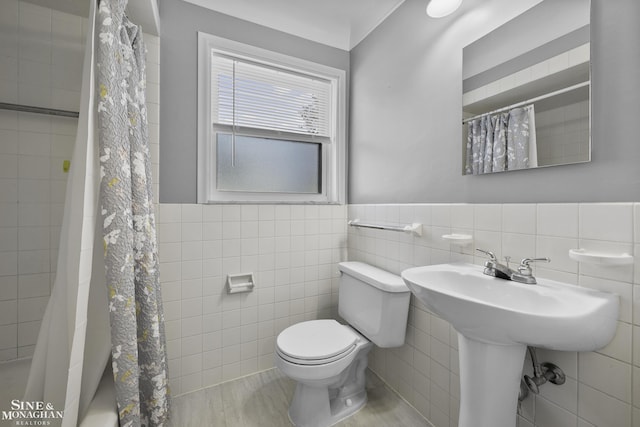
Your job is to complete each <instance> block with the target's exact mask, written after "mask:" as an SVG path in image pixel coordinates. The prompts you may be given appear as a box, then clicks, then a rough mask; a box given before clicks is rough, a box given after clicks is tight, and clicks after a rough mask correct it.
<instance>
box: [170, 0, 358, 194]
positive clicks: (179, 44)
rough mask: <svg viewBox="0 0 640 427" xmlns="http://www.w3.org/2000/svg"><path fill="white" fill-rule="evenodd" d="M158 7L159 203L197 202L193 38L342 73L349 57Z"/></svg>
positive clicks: (215, 17) (184, 6)
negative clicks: (209, 37)
mask: <svg viewBox="0 0 640 427" xmlns="http://www.w3.org/2000/svg"><path fill="white" fill-rule="evenodd" d="M159 3H160V19H161V29H162V31H161V36H160V78H161V81H162V84H161V85H160V97H161V99H162V104H161V107H160V195H159V200H160V202H161V203H195V202H196V181H197V179H196V173H197V171H196V153H197V123H196V120H197V114H196V106H197V105H196V103H197V95H196V93H197V92H196V91H197V87H196V86H197V71H198V70H197V65H198V61H197V47H198V45H197V40H198V39H197V32H198V31H204V32H207V33H210V34H214V35H216V36H219V37H225V38H228V39H231V40H235V41H238V42H241V43H246V44H251V45H254V46H258V47H261V48H264V49H270V50H273V51H276V52H279V53H283V54H287V55H291V56H295V57H298V58H302V59H306V60H309V61H314V62H317V63H320V64H324V65H328V66H331V67H335V68H339V69H343V70H346V71H347V76H348V73H349V52H346V51H343V50H340V49H336V48H332V47H328V46H325V45H322V44H319V43H315V42H311V41H308V40H305V39H301V38H299V37H294V36H291V35H288V34H285V33H282V32H279V31H274V30H271V29H269V28H266V27H262V26H260V25H256V24H253V23H250V22H247V21H242V20H239V19H236V18H233V17H230V16H228V15H223V14H220V13H216V12H212V11H210V10H207V9H203V8H201V7H198V6H195V5H192V4H190V3H186V2H184V1H181V0H162V1H160V2H159Z"/></svg>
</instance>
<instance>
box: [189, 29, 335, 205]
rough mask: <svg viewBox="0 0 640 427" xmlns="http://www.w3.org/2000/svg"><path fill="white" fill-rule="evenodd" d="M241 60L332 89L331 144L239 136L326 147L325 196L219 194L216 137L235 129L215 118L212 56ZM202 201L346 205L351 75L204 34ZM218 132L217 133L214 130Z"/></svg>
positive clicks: (287, 136)
mask: <svg viewBox="0 0 640 427" xmlns="http://www.w3.org/2000/svg"><path fill="white" fill-rule="evenodd" d="M214 52H215V53H216V54H220V55H224V56H229V57H235V58H237V59H239V60H245V61H250V62H253V63H257V64H264V65H265V66H271V67H277V68H283V69H285V70H290V71H293V72H296V73H302V74H305V75H309V76H315V77H318V78H322V79H324V80H327V81H329V82H330V83H331V86H332V98H333V99H332V105H331V108H332V120H331V121H332V125H331V126H332V129H331V137H330V141H327V138H326V137H314V136H312V135H301V134H296V133H289V132H278V131H270V130H260V131H257V132H256V130H255V129H246V128H245V129H243V128H241V127H236V135H246V136H254V137H256V136H257V137H263V138H271V139H283V140H292V139H293V140H294V141H295V140H297V141H300V142H312V143H318V144H320V146H321V156H320V160H321V163H322V164H321V168H322V170H321V174H320V176H321V184H320V185H321V192H320V193H317V194H316V193H313V194H310V193H283V192H250V191H217V189H216V157H215V155H216V145H215V144H216V134H217V132H222V133H226V132H228V130H229V129H230V128H231V126H226V125H214V124H213V120H212V117H211V110H212V108H211V102H212V99H211V56H212V54H213V53H214ZM197 91H198V158H197V168H198V169H197V176H198V182H197V186H198V187H197V193H198V203H205V204H206V203H290V204H301V203H310V204H344V203H345V193H346V188H345V187H346V179H345V178H346V71H345V70H340V69H337V68H333V67H330V66H327V65H323V64H318V63H315V62H311V61H307V60H304V59H301V58H296V57H292V56H289V55H285V54H282V53H278V52H273V51H270V50H266V49H262V48H259V47H256V46H251V45H247V44H244V43H240V42H236V41H233V40H229V39H225V38H222V37H218V36H214V35H211V34H207V33H203V32H198V85H197ZM214 127H215V128H216V129H218V130H217V131H216V130H215V129H214Z"/></svg>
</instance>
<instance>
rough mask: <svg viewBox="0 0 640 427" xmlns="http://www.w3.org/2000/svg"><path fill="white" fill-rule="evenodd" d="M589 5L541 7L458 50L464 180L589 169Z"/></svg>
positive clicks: (569, 0) (552, 1) (572, 0)
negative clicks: (568, 167) (575, 166)
mask: <svg viewBox="0 0 640 427" xmlns="http://www.w3.org/2000/svg"><path fill="white" fill-rule="evenodd" d="M590 9H591V7H590V0H545V1H542V2H541V3H539V4H537V5H536V6H534V7H532V8H531V9H529V10H527V11H525V12H524V13H522V14H521V15H519V16H517V17H516V18H514V19H512V20H511V21H509V22H507V23H505V24H504V25H502V26H500V27H498V28H497V29H495V30H494V31H492V32H491V33H489V34H487V35H486V36H484V37H482V38H480V39H478V40H476V41H475V42H473V43H471V44H470V45H468V46H466V47H465V48H464V50H463V96H462V98H463V102H462V105H463V112H462V114H463V121H462V123H463V132H462V139H463V142H462V146H463V150H462V153H463V156H462V157H463V159H462V166H463V174H465V175H478V174H484V173H493V172H502V171H509V170H518V169H529V168H535V167H542V166H554V165H562V164H568V163H580V162H588V161H590V160H591V137H590V111H591V108H590V66H589V61H590V27H589V24H590Z"/></svg>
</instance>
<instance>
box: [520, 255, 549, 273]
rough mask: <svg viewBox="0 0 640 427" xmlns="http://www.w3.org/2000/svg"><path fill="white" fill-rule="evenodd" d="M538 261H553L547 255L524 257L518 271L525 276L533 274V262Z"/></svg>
mask: <svg viewBox="0 0 640 427" xmlns="http://www.w3.org/2000/svg"><path fill="white" fill-rule="evenodd" d="M538 261H543V262H551V260H550V259H549V258H547V257H544V258H524V259H523V260H522V261H520V266H519V267H518V273H520V274H522V275H523V276H531V274H532V272H531V265H530V264H531V263H532V262H538Z"/></svg>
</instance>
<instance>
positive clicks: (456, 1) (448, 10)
mask: <svg viewBox="0 0 640 427" xmlns="http://www.w3.org/2000/svg"><path fill="white" fill-rule="evenodd" d="M461 4H462V0H429V3H427V15H429V16H430V17H432V18H442V17H445V16H447V15H450V14H452V13H453V12H455V11H456V9H458V8H459V7H460V5H461Z"/></svg>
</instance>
